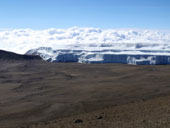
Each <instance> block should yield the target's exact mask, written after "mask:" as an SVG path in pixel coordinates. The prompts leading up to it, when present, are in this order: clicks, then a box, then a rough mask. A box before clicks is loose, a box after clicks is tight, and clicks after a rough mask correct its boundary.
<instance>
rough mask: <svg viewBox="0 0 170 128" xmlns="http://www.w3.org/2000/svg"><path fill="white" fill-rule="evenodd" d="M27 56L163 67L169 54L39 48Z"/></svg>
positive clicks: (53, 60)
mask: <svg viewBox="0 0 170 128" xmlns="http://www.w3.org/2000/svg"><path fill="white" fill-rule="evenodd" d="M134 53H135V54H134ZM26 54H27V55H39V56H40V57H42V58H43V59H44V60H46V61H49V62H78V63H89V64H91V63H123V64H133V65H165V64H170V52H169V51H168V54H167V53H166V52H165V51H163V52H162V51H160V50H159V51H148V50H143V51H128V50H124V51H122V50H102V51H101V50H96V51H85V50H69V49H68V50H66V49H65V50H53V49H52V48H50V47H40V48H37V49H31V50H29V51H28V52H26Z"/></svg>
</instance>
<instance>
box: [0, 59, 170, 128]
mask: <svg viewBox="0 0 170 128" xmlns="http://www.w3.org/2000/svg"><path fill="white" fill-rule="evenodd" d="M169 94H170V66H169V65H160V66H151V65H150V66H135V65H124V64H77V63H49V62H45V61H42V60H36V59H35V60H8V59H7V60H0V128H18V127H41V128H43V127H47V128H52V127H54V128H58V127H61V128H62V127H63V128H71V127H87V128H90V127H91V128H93V127H96V128H100V127H101V128H109V127H110V128H112V127H125V128H127V127H151V126H153V127H154V126H158V127H161V126H162V127H168V126H169V119H170V118H169V117H170V113H169V112H170V109H169V108H170V105H169V103H170V102H169V99H170V98H169V96H168V95H169ZM98 118H99V119H98ZM135 121H136V122H135ZM162 122H163V123H162ZM167 122H168V123H167ZM99 126H100V127H99Z"/></svg>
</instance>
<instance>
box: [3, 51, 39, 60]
mask: <svg viewBox="0 0 170 128" xmlns="http://www.w3.org/2000/svg"><path fill="white" fill-rule="evenodd" d="M9 59H10V60H40V59H41V57H40V56H37V55H20V54H16V53H13V52H8V51H4V50H0V60H9Z"/></svg>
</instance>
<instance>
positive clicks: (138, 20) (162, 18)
mask: <svg viewBox="0 0 170 128" xmlns="http://www.w3.org/2000/svg"><path fill="white" fill-rule="evenodd" d="M73 26H79V27H97V28H142V29H145V28H147V29H163V30H170V0H0V28H1V29H5V28H12V29H14V28H31V29H47V28H69V27H73Z"/></svg>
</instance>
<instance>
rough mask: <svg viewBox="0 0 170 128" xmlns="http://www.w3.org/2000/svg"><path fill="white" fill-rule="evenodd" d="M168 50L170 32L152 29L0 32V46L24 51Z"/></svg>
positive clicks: (169, 47)
mask: <svg viewBox="0 0 170 128" xmlns="http://www.w3.org/2000/svg"><path fill="white" fill-rule="evenodd" d="M38 47H52V48H53V49H73V50H74V49H80V50H100V49H101V50H102V49H118V50H138V49H139V50H168V51H170V33H167V32H166V33H165V32H161V31H155V30H134V29H132V30H130V29H128V30H123V29H121V30H118V29H99V28H79V27H73V28H68V29H56V28H52V29H47V30H31V29H14V30H2V31H0V49H3V50H7V51H12V52H16V53H20V54H24V53H25V52H27V51H28V50H30V49H35V48H38Z"/></svg>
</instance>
